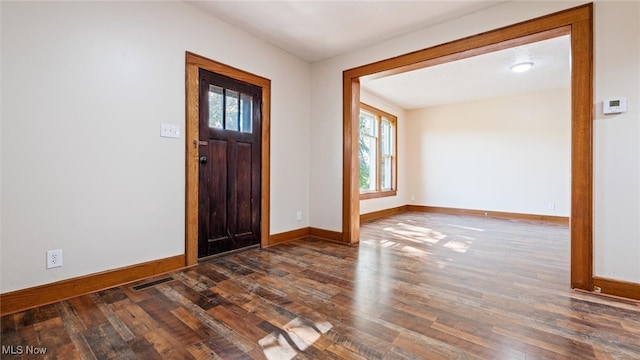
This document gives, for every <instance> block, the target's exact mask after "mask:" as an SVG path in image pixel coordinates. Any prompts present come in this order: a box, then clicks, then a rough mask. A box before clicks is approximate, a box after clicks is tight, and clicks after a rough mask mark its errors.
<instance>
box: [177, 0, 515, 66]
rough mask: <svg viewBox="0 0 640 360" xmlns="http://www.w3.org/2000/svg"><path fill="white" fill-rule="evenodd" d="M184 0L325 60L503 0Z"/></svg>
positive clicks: (296, 52) (297, 51) (299, 53)
mask: <svg viewBox="0 0 640 360" xmlns="http://www.w3.org/2000/svg"><path fill="white" fill-rule="evenodd" d="M186 1H187V2H188V3H190V4H192V5H193V6H195V7H197V8H199V9H201V10H203V11H205V12H207V13H209V14H211V15H213V16H215V17H216V18H218V19H220V20H222V21H225V22H227V23H229V24H232V25H234V26H236V27H238V28H240V29H242V30H244V31H246V32H248V33H250V34H253V35H255V36H257V37H259V38H261V39H263V40H266V41H267V42H269V43H271V44H273V45H275V46H277V47H279V48H281V49H284V50H286V51H288V52H290V53H292V54H294V55H296V56H298V57H300V58H302V59H304V60H306V61H308V62H315V61H318V60H322V59H326V58H330V57H333V56H336V55H339V54H342V53H345V52H347V51H349V50H352V49H355V48H360V47H364V46H367V45H371V44H374V43H376V42H379V41H381V40H384V39H389V38H392V37H395V36H398V35H401V34H405V33H408V32H411V31H414V30H417V29H421V28H425V27H429V26H433V25H435V24H438V23H442V22H446V21H448V20H452V19H455V18H458V17H461V16H464V15H467V14H471V13H473V12H476V11H479V10H482V9H486V8H489V7H492V6H495V5H497V4H499V3H503V2H505V1H479V0H474V1H430V0H429V1H427V0H414V1H396V0H382V1H373V0H365V1H362V0H360V1H355V0H346V1H345V0H343V1H327V0H325V1H318V0H315V1H301V0H297V1H291V0H288V1H265V0H262V1H237V0H236V1H218V0H186Z"/></svg>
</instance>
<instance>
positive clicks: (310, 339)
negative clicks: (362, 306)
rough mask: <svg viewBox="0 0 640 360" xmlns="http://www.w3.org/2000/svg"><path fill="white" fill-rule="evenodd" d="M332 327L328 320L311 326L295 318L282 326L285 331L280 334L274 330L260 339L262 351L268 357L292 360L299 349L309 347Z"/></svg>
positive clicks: (302, 349)
mask: <svg viewBox="0 0 640 360" xmlns="http://www.w3.org/2000/svg"><path fill="white" fill-rule="evenodd" d="M332 327H333V325H331V323H330V322H328V321H321V322H317V323H315V324H313V325H312V326H309V325H305V323H304V322H303V321H302V319H300V318H295V319H293V320H291V321H289V322H288V323H287V324H286V325H284V326H283V327H282V330H284V331H285V333H283V334H278V333H276V332H275V331H274V332H272V333H270V334H269V335H267V336H265V337H263V338H262V339H260V340H259V341H258V344H260V346H262V352H263V353H264V356H265V357H266V358H267V359H269V360H290V359H293V358H294V357H296V355H297V354H298V351H305V350H306V349H308V348H309V347H310V346H311V345H313V344H314V343H315V342H316V341H318V339H320V336H322V334H325V333H326V332H327V331H329V330H330V329H331V328H332ZM287 338H288V339H287ZM291 343H293V344H291ZM294 346H295V348H294ZM296 349H297V350H296Z"/></svg>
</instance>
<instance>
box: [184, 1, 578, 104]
mask: <svg viewBox="0 0 640 360" xmlns="http://www.w3.org/2000/svg"><path fill="white" fill-rule="evenodd" d="M185 1H187V2H188V3H190V4H192V5H193V6H195V7H197V8H199V9H201V10H203V11H205V12H207V13H209V14H211V15H213V16H215V17H216V18H218V19H220V20H222V21H225V22H227V23H229V24H231V25H234V26H236V27H238V28H239V29H241V30H243V31H245V32H248V33H250V34H253V35H255V36H256V37H259V38H261V39H263V40H265V41H267V42H269V43H271V44H272V45H274V46H276V47H278V48H281V49H283V50H285V51H287V52H289V53H291V54H293V55H295V56H297V57H299V58H301V59H304V60H306V61H308V62H310V63H312V62H315V61H319V60H322V59H326V58H330V57H333V56H336V55H340V54H342V53H345V52H348V51H350V50H353V49H356V48H361V47H365V46H368V45H371V44H375V43H377V42H380V41H382V40H385V39H389V38H393V37H395V36H399V35H401V34H405V33H408V32H411V31H415V30H418V29H420V28H426V27H430V26H433V25H436V24H439V23H442V22H446V21H449V20H452V19H455V18H458V17H461V16H464V15H468V14H471V13H474V12H477V11H480V10H483V9H486V8H489V7H492V6H495V5H497V4H500V3H503V2H505V1H482V0H473V1H430V0H415V1H396V0H380V1H376V0H364V1H363V0H360V1H355V0H343V1H330V0H324V1H318V0H315V1H302V0H296V1H292V0H287V1H273V0H262V1H218V0H185ZM568 44H569V39H568V36H565V37H562V38H556V39H551V40H546V41H544V42H541V43H538V44H531V45H526V46H523V47H517V48H512V49H507V50H503V51H500V52H496V53H491V54H485V55H482V56H478V57H474V58H469V59H465V60H459V61H455V62H451V63H446V64H441V65H438V66H434V67H430V68H425V69H422V70H419V71H416V72H411V73H405V74H399V75H394V76H390V77H385V78H380V79H376V80H371V81H369V80H367V79H363V81H362V84H363V88H364V89H365V90H368V91H370V92H372V93H375V94H377V95H379V96H381V97H384V98H386V99H388V100H390V101H392V102H394V103H396V104H397V105H399V106H401V107H403V108H406V109H414V108H420V107H426V106H433V105H439V104H446V103H454V102H461V101H470V100H478V99H480V98H481V97H484V98H487V97H494V96H503V95H509V94H515V93H522V92H525V91H536V90H542V89H550V88H558V87H562V86H569V77H570V74H569V56H570V47H569V45H568ZM519 59H530V60H533V61H534V62H535V63H536V64H535V66H534V67H533V69H532V70H531V71H529V72H527V73H523V74H513V73H511V72H509V70H508V68H509V66H510V65H512V64H513V63H514V62H516V61H517V60H519Z"/></svg>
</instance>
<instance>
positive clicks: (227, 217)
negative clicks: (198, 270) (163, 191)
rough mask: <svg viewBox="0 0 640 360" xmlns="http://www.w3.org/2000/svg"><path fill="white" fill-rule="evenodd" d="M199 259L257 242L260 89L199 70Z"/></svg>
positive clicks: (258, 218) (258, 219)
mask: <svg viewBox="0 0 640 360" xmlns="http://www.w3.org/2000/svg"><path fill="white" fill-rule="evenodd" d="M199 80H200V82H199V83H200V96H199V109H200V110H199V117H200V119H199V130H200V141H199V160H200V173H199V175H200V177H199V185H198V186H199V205H198V212H199V214H198V216H199V221H198V223H199V229H198V258H202V257H206V256H210V255H215V254H220V253H223V252H226V251H230V250H235V249H240V248H243V247H247V246H251V245H256V244H259V243H260V191H261V189H260V173H261V164H260V139H261V138H260V125H261V116H260V115H261V114H260V111H261V98H262V89H261V88H260V87H258V86H255V85H252V84H248V83H245V82H242V81H240V80H236V79H233V78H230V77H227V76H224V75H220V74H215V73H212V72H210V71H207V70H203V69H200V72H199Z"/></svg>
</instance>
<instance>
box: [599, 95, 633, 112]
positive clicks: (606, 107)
mask: <svg viewBox="0 0 640 360" xmlns="http://www.w3.org/2000/svg"><path fill="white" fill-rule="evenodd" d="M623 112H627V98H615V99H605V100H604V101H603V102H602V113H603V114H605V115H607V114H620V113H623Z"/></svg>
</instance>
